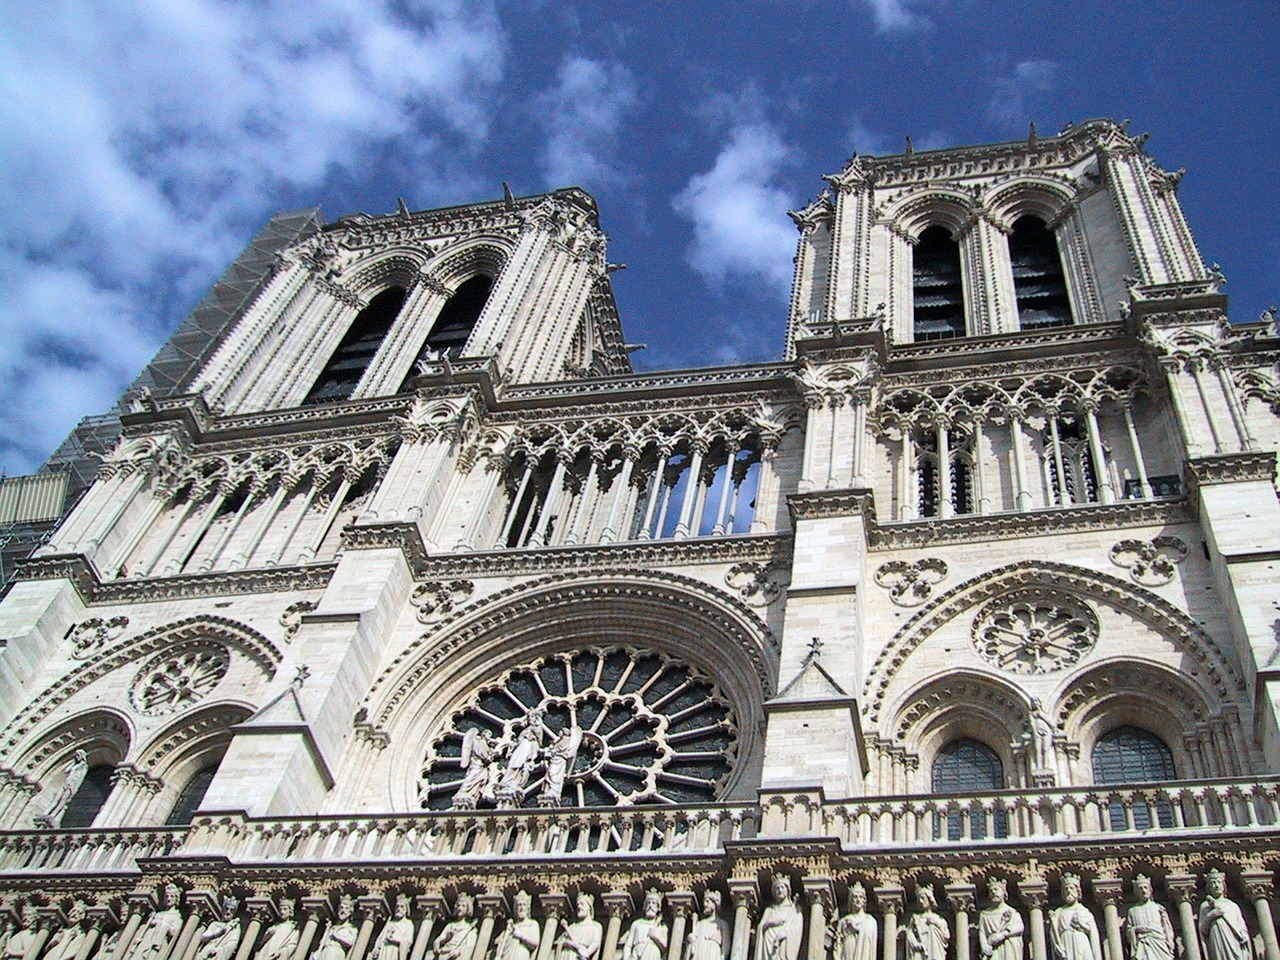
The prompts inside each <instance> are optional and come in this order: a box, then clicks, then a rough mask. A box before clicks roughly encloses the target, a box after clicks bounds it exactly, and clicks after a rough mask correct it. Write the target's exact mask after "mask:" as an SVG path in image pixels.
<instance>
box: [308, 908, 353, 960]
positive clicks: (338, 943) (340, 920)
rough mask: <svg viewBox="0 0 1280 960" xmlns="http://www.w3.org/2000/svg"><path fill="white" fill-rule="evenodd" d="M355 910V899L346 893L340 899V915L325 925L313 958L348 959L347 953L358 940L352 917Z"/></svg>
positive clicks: (322, 959)
mask: <svg viewBox="0 0 1280 960" xmlns="http://www.w3.org/2000/svg"><path fill="white" fill-rule="evenodd" d="M355 910H356V905H355V901H353V900H352V899H351V897H349V896H345V895H344V896H343V897H342V898H341V899H340V900H339V901H338V916H337V918H336V919H335V920H334V921H333V922H332V923H330V924H329V925H328V926H327V927H325V930H324V934H323V935H322V936H321V937H320V943H319V945H318V946H317V947H316V949H315V952H314V953H313V954H312V955H311V956H312V960H347V954H348V953H349V952H350V951H351V948H352V946H354V945H355V942H356V934H357V930H356V925H355V923H354V921H353V920H352V919H351V918H352V917H353V916H354V914H355Z"/></svg>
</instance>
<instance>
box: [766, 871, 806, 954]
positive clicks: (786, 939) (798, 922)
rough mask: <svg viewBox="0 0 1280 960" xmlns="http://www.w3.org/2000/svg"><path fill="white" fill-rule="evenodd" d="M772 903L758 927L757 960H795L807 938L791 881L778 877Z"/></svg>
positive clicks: (774, 885)
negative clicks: (801, 942) (803, 941)
mask: <svg viewBox="0 0 1280 960" xmlns="http://www.w3.org/2000/svg"><path fill="white" fill-rule="evenodd" d="M770 890H772V892H773V903H771V904H769V906H767V907H765V908H764V913H762V914H760V922H759V924H757V925H756V960H796V957H797V956H799V955H800V938H801V937H803V936H804V915H803V914H801V913H800V908H799V907H798V906H796V900H795V897H794V896H793V895H792V893H791V878H790V877H788V876H786V875H785V874H781V873H775V874H774V875H773V883H772V884H770Z"/></svg>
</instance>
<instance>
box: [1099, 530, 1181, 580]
mask: <svg viewBox="0 0 1280 960" xmlns="http://www.w3.org/2000/svg"><path fill="white" fill-rule="evenodd" d="M1110 557H1111V562H1112V563H1114V564H1115V565H1116V566H1117V567H1124V568H1126V569H1127V570H1128V571H1129V578H1130V579H1131V580H1133V582H1134V583H1140V584H1142V585H1143V586H1144V587H1158V586H1161V585H1162V584H1166V583H1168V582H1169V581H1170V580H1172V579H1173V575H1174V572H1175V570H1174V568H1175V567H1176V566H1177V565H1178V564H1180V563H1181V562H1182V561H1183V560H1185V559H1186V557H1187V545H1186V543H1184V542H1183V541H1182V540H1180V539H1179V538H1177V537H1156V538H1155V539H1153V540H1121V541H1119V542H1118V543H1117V544H1116V545H1115V546H1113V547H1112V548H1111V553H1110Z"/></svg>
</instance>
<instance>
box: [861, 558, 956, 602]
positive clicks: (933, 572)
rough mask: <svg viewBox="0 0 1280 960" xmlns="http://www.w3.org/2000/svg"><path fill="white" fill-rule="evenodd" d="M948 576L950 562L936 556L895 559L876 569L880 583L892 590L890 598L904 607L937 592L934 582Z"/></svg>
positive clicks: (877, 581) (939, 581)
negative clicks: (934, 588) (948, 563)
mask: <svg viewBox="0 0 1280 960" xmlns="http://www.w3.org/2000/svg"><path fill="white" fill-rule="evenodd" d="M946 576H947V564H946V562H945V561H943V560H940V559H938V558H936V557H926V558H925V559H923V560H916V561H915V562H914V563H908V562H907V561H905V560H891V561H889V562H888V563H886V564H884V565H882V566H881V567H880V569H879V570H877V571H876V583H878V584H879V585H880V586H882V587H884V588H885V589H886V590H888V591H889V599H890V600H892V601H893V602H894V603H896V604H897V605H898V606H900V607H915V606H919V605H920V604H922V603H924V602H925V601H926V600H928V599H929V597H931V596H932V595H933V585H934V584H935V583H941V582H942V581H943V579H945V578H946Z"/></svg>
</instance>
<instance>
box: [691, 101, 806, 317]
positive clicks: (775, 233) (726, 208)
mask: <svg viewBox="0 0 1280 960" xmlns="http://www.w3.org/2000/svg"><path fill="white" fill-rule="evenodd" d="M746 113H747V116H746V117H743V118H740V119H739V120H738V121H737V122H736V123H734V124H733V125H732V126H731V127H730V129H729V134H728V139H727V142H726V143H725V145H724V146H723V147H722V148H721V150H720V153H719V155H718V156H717V157H716V160H715V163H714V164H713V165H712V167H711V169H710V170H708V171H706V172H705V173H699V174H696V175H695V176H693V177H691V178H690V179H689V182H688V183H687V184H686V185H685V188H684V189H683V190H682V191H681V192H680V193H679V194H677V195H676V197H675V199H674V200H673V206H674V207H675V210H676V212H677V213H678V214H680V215H681V216H682V217H684V218H685V219H687V220H689V221H690V222H691V223H692V224H693V243H692V245H691V246H690V247H689V249H688V251H687V253H686V257H687V259H688V262H689V265H690V266H692V267H693V269H694V270H696V271H697V272H698V273H699V274H700V275H701V276H702V277H703V278H704V279H706V280H707V281H708V282H709V283H711V284H712V285H713V286H715V287H722V286H724V284H725V283H726V282H727V281H728V280H729V278H730V277H733V276H736V277H745V278H748V279H752V280H755V281H757V282H760V283H762V284H763V285H764V286H765V288H766V289H767V290H768V291H769V292H771V293H772V294H774V295H776V296H778V297H781V298H783V299H786V298H787V297H788V296H789V292H790V289H791V271H792V257H793V256H794V255H795V249H796V231H795V227H794V226H793V225H792V223H791V221H790V219H789V218H788V217H787V210H788V209H789V208H791V207H793V206H795V204H794V202H793V201H792V199H791V198H790V197H788V196H787V194H786V192H785V191H784V190H783V189H782V188H781V187H780V186H779V185H778V176H779V174H780V173H781V172H782V171H783V170H784V169H785V168H786V167H787V166H789V165H791V164H792V163H794V162H795V159H796V158H795V156H794V153H793V150H792V148H791V147H789V146H788V145H787V144H786V142H785V141H784V140H783V138H782V135H781V134H780V132H779V131H778V129H777V128H776V127H774V126H773V125H772V124H770V123H768V122H767V121H766V120H764V119H763V118H761V117H760V116H758V115H757V111H755V110H754V109H748V110H747V111H746Z"/></svg>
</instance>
